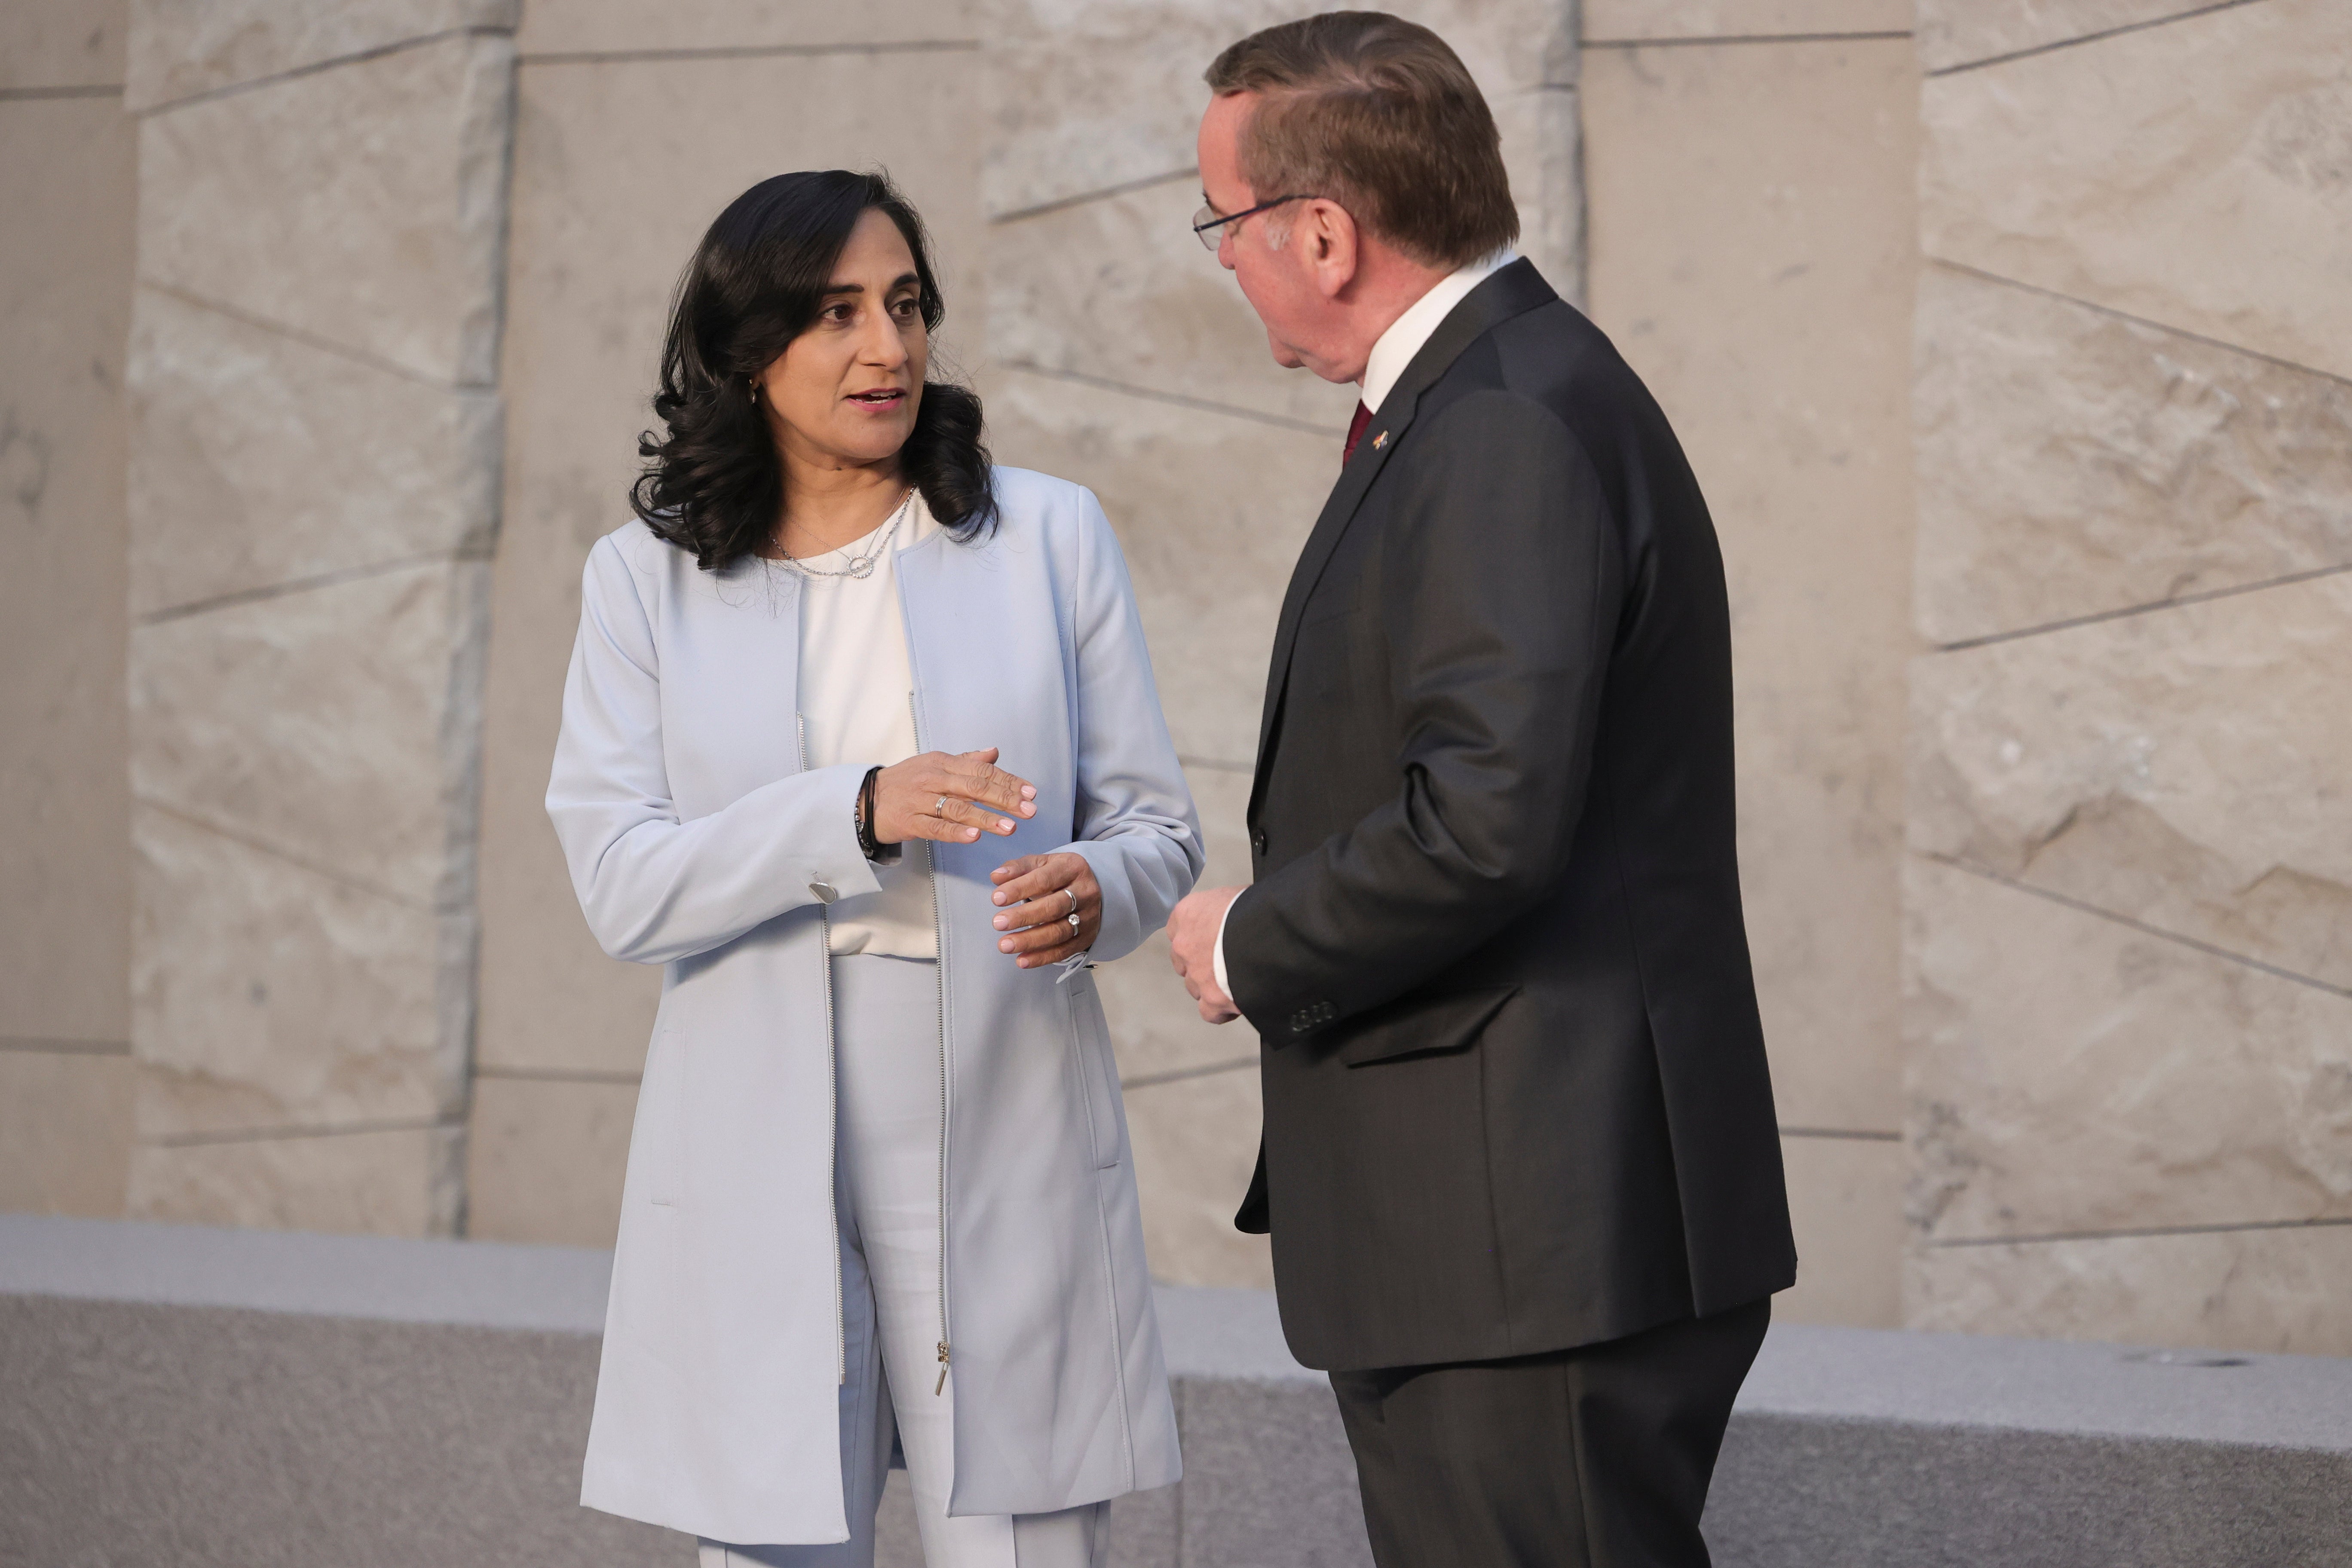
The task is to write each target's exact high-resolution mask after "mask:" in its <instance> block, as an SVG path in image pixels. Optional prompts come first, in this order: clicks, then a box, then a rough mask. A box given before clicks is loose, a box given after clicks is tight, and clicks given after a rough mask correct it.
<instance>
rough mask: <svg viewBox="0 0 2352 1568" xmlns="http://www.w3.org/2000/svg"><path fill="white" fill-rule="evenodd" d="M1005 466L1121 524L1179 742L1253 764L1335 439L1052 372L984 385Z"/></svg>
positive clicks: (1332, 471) (1163, 699)
mask: <svg viewBox="0 0 2352 1568" xmlns="http://www.w3.org/2000/svg"><path fill="white" fill-rule="evenodd" d="M989 411H990V421H991V424H992V426H993V429H994V435H993V437H992V440H993V442H994V446H995V449H996V455H997V458H999V460H1000V461H1003V462H1006V463H1010V464H1013V465H1015V466H1017V467H1021V468H1042V469H1044V470H1045V471H1046V472H1048V473H1054V474H1058V475H1060V476H1061V477H1062V478H1064V479H1075V480H1076V481H1077V482H1078V483H1080V484H1083V485H1087V486H1088V487H1090V488H1091V489H1093V490H1094V492H1095V493H1096V494H1097V496H1099V497H1100V498H1101V500H1102V503H1103V510H1104V511H1105V512H1106V513H1107V514H1108V516H1109V518H1110V521H1111V526H1112V527H1113V528H1115V529H1117V530H1118V536H1119V543H1120V545H1121V547H1122V548H1123V549H1124V550H1125V552H1126V554H1127V563H1128V569H1129V572H1130V573H1131V574H1133V576H1134V579H1135V593H1136V601H1137V604H1138V605H1139V608H1140V609H1141V611H1142V615H1143V629H1144V635H1145V636H1146V637H1149V638H1150V641H1151V656H1152V664H1153V667H1154V668H1155V669H1156V670H1157V671H1158V673H1159V676H1160V704H1161V706H1162V707H1163V708H1165V709H1166V710H1167V713H1168V722H1169V727H1170V729H1171V731H1173V732H1174V734H1175V737H1176V749H1177V750H1178V751H1179V752H1182V753H1184V754H1185V755H1187V756H1195V757H1207V758H1212V759H1216V760H1221V761H1226V762H1234V763H1244V764H1246V763H1250V762H1252V761H1253V760H1254V759H1255V756H1256V754H1257V727H1258V718H1259V714H1260V711H1261V709H1262V705H1263V701H1264V698H1265V671H1266V660H1267V658H1268V657H1269V656H1270V654H1271V652H1272V650H1273V647H1274V623H1275V620H1276V616H1278V615H1279V614H1280V613H1281V610H1282V593H1283V588H1284V586H1285V584H1287V583H1288V582H1289V580H1290V569H1291V567H1292V565H1293V564H1294V563H1296V562H1297V559H1298V550H1299V547H1300V546H1301V545H1302V544H1304V543H1305V542H1306V539H1307V531H1308V530H1310V529H1312V528H1313V527H1314V525H1315V515H1316V513H1317V512H1318V510H1321V508H1322V505H1323V500H1324V497H1325V496H1326V495H1327V494H1328V493H1329V490H1330V487H1331V483H1332V480H1333V479H1335V478H1336V477H1337V476H1338V473H1339V447H1338V444H1337V442H1335V441H1334V440H1333V439H1332V438H1331V437H1326V436H1323V435H1320V434H1309V433H1302V432H1300V431H1297V430H1294V429H1289V428H1286V427H1283V426H1275V425H1268V424H1265V423H1261V422H1259V421H1257V420H1254V419H1249V418H1244V417H1240V416H1234V415H1230V414H1217V413H1206V412H1202V411H1201V410H1198V409H1194V408H1188V407H1182V406H1179V405H1171V404H1168V403H1163V402H1160V401H1158V400H1156V399H1153V398H1150V397H1147V396H1139V395H1129V394H1125V393H1120V392H1115V391H1107V390H1105V389H1103V388H1100V387H1097V386H1090V385H1086V384H1079V383H1075V382H1069V381H1063V380H1057V379H1054V378H1051V377H1047V376H1043V375H1032V374H1024V373H1018V372H1005V373H1003V374H999V375H997V376H996V377H995V378H994V380H993V381H992V384H991V386H990V388H989Z"/></svg>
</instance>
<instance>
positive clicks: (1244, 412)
mask: <svg viewBox="0 0 2352 1568" xmlns="http://www.w3.org/2000/svg"><path fill="white" fill-rule="evenodd" d="M1318 8H1319V7H1318V6H1315V5H1300V4H1268V3H1263V0H1214V3H1208V4H1203V3H1201V0H1096V3H1090V4H1076V3H1071V0H1005V3H1004V4H1003V5H1000V6H999V7H998V9H997V10H996V11H995V12H994V13H993V15H992V25H991V26H990V27H989V29H988V37H989V40H990V47H989V55H988V59H989V69H988V79H989V88H990V91H991V94H992V100H991V104H990V110H989V114H988V119H987V132H988V139H987V143H986V147H987V151H986V155H985V157H986V162H985V166H984V169H983V174H982V201H983V203H984V205H985V206H986V210H987V215H988V216H987V222H988V268H989V295H990V314H989V348H990V355H991V358H990V374H989V375H988V378H987V385H986V392H987V395H988V399H989V416H990V422H991V425H992V429H993V432H994V434H993V437H992V439H993V441H994V444H995V447H996V451H997V454H998V456H999V457H1000V458H1002V459H1003V460H1004V461H1006V462H1010V463H1014V464H1019V465H1023V466H1025V467H1032V468H1044V469H1046V470H1048V471H1050V472H1053V473H1056V474H1060V475H1062V476H1063V477H1065V478H1067V479H1076V480H1077V481H1079V482H1080V483H1082V484H1086V485H1088V486H1090V487H1092V489H1094V490H1095V492H1096V493H1097V495H1098V496H1100V497H1101V499H1102V503H1103V508H1104V510H1105V511H1106V512H1108V515H1109V517H1110V520H1111V522H1112V524H1113V525H1114V526H1115V527H1116V528H1117V529H1118V533H1119V538H1120V541H1121V542H1122V544H1123V545H1124V546H1125V549H1126V552H1127V557H1128V563H1129V567H1130V568H1131V569H1132V571H1133V573H1134V576H1135V584H1136V591H1137V596H1138V598H1139V602H1140V605H1141V608H1142V614H1143V622H1144V630H1145V632H1146V634H1147V635H1148V636H1149V637H1150V640H1151V650H1152V658H1153V662H1154V664H1155V666H1156V668H1157V669H1158V672H1159V676H1160V695H1161V698H1162V700H1163V701H1164V704H1165V706H1166V708H1167V711H1168V719H1169V724H1170V727H1171V729H1172V730H1173V731H1174V733H1175V737H1176V746H1177V750H1178V752H1179V753H1180V754H1181V756H1182V758H1183V762H1184V766H1185V771H1186V773H1187V775H1188V777H1189V778H1190V780H1191V782H1192V790H1193V794H1194V796H1195V798H1196V799H1197V800H1198V802H1199V804H1200V808H1201V816H1202V826H1203V827H1204V828H1205V829H1206V832H1207V836H1208V842H1209V856H1210V858H1209V867H1208V870H1207V873H1206V876H1207V878H1208V879H1210V882H1211V883H1212V884H1213V883H1215V882H1238V881H1245V880H1247V879H1248V877H1249V854H1248V847H1247V843H1246V835H1245V833H1244V828H1243V823H1242V816H1243V812H1244V808H1245V807H1246V805H1248V800H1249V782H1250V768H1251V760H1252V758H1253V757H1254V755H1255V752H1256V748H1257V722H1258V710H1259V705H1260V699H1261V696H1262V694H1263V693H1264V690H1265V668H1266V659H1267V658H1268V655H1269V653H1270V651H1271V647H1272V643H1273V637H1274V623H1275V618H1276V613H1277V612H1278V610H1279V609H1280V607H1281V601H1282V591H1283V586H1284V584H1286V582H1287V581H1288V579H1289V575H1290V567H1291V563H1292V562H1293V561H1294V560H1295V559H1296V558H1297V552H1298V549H1299V546H1300V545H1301V544H1302V543H1303V542H1305V540H1306V537H1307V530H1308V529H1309V528H1310V527H1311V526H1312V525H1313V523H1314V521H1315V516H1316V513H1317V512H1318V510H1321V507H1322V504H1323V499H1324V497H1325V495H1326V494H1327V493H1328V491H1329V489H1330V487H1331V481H1332V479H1333V477H1334V476H1335V474H1336V473H1337V471H1338V467H1339V447H1340V444H1341V442H1342V441H1343V439H1344V438H1345V436H1346V431H1347V426H1348V416H1349V413H1350V411H1351V410H1352V409H1353V407H1354V405H1355V395H1354V391H1353V389H1352V388H1349V387H1344V386H1332V385H1329V384H1327V383H1324V382H1321V381H1318V380H1316V379H1314V378H1313V377H1312V376H1311V375H1310V374H1308V373H1307V372H1305V371H1283V370H1281V369H1279V368H1278V367H1276V365H1275V363H1273V361H1272V360H1271V358H1269V357H1268V355H1267V353H1266V347H1265V332H1264V331H1263V330H1262V329H1261V328H1260V327H1259V326H1258V323H1257V321H1256V318H1255V316H1253V315H1252V314H1251V313H1250V310H1249V307H1248V305H1247V304H1246V303H1245V302H1244V300H1243V299H1242V298H1241V294H1240V290H1239V289H1236V288H1235V287H1234V283H1233V280H1232V278H1231V276H1230V275H1229V274H1227V273H1226V272H1225V271H1224V270H1223V268H1221V267H1219V266H1218V265H1217V262H1216V259H1215V258H1213V256H1211V255H1210V254H1209V253H1207V252H1206V251H1204V250H1202V248H1201V247H1199V245H1198V244H1197V243H1195V242H1194V240H1193V239H1192V237H1190V236H1189V235H1187V234H1186V233H1185V227H1186V225H1187V224H1188V222H1189V221H1190V217H1191V215H1192V212H1193V210H1194V209H1195V208H1196V207H1198V206H1199V205H1200V200H1201V195H1200V180H1199V171H1198V169H1197V168H1196V167H1195V165H1194V162H1193V159H1194V152H1193V138H1194V132H1195V131H1196V130H1197V128H1198V125H1199V121H1200V114H1201V110H1202V107H1203V105H1204V103H1205V101H1206V99H1207V89H1206V88H1205V87H1203V86H1202V81H1201V76H1202V71H1204V70H1205V69H1206V68H1208V65H1209V62H1210V61H1211V60H1213V58H1216V55H1217V52H1218V51H1219V50H1220V49H1222V48H1223V47H1224V46H1225V45H1227V44H1229V43H1231V42H1233V41H1234V39H1236V38H1239V37H1244V36H1245V35H1246V34H1248V33H1250V32H1251V31H1253V30H1255V29H1256V28H1258V27H1262V26H1268V25H1270V24H1272V23H1274V22H1276V21H1280V20H1283V19H1285V18H1286V17H1289V16H1303V15H1306V14H1308V13H1310V12H1312V11H1314V10H1317V9H1318ZM1389 8H1390V9H1392V10H1394V11H1396V12H1397V13H1398V14H1400V15H1402V16H1410V17H1412V19H1414V20H1416V21H1420V22H1423V23H1425V24H1427V25H1428V26H1432V27H1433V28H1435V29H1436V30H1437V31H1438V32H1439V33H1441V34H1442V35H1443V36H1444V37H1445V38H1446V40H1447V41H1448V42H1449V43H1451V44H1452V45H1453V46H1454V48H1455V49H1456V50H1457V51H1458V52H1459V53H1460V54H1461V55H1462V57H1463V59H1464V61H1465V64H1467V65H1468V66H1469V68H1470V69H1471V71H1472V72H1473V74H1475V76H1476V77H1477V79H1478V80H1479V83H1480V85H1481V86H1482V87H1483V88H1484V89H1485V90H1486V95H1487V97H1488V100H1489V101H1490V102H1491V103H1492V104H1493V106H1494V109H1495V113H1496V120H1497V121H1498V122H1499V123H1500V125H1501V127H1502V130H1503V141H1504V157H1505V161H1506V163H1507V165H1508V167H1509V170H1510V174H1511V184H1512V189H1513V193H1514V194H1515V195H1517V198H1518V202H1519V209H1520V216H1521V222H1522V225H1523V227H1524V230H1525V233H1524V237H1523V239H1522V242H1521V248H1522V250H1523V252H1524V253H1525V254H1527V255H1529V256H1531V257H1532V258H1535V260H1536V262H1537V264H1538V266H1540V267H1541V268H1543V270H1544V272H1545V274H1546V276H1548V277H1549V278H1550V279H1552V281H1553V282H1554V284H1555V285H1557V286H1558V287H1559V288H1560V289H1561V290H1562V291H1563V292H1564V293H1568V294H1570V295H1571V296H1575V295H1580V293H1581V291H1582V290H1581V278H1580V273H1581V238H1580V228H1581V223H1582V211H1583V207H1582V199H1581V193H1580V190H1579V189H1578V169H1577V161H1576V160H1577V140H1576V127H1577V114H1576V100H1575V91H1574V81H1575V61H1576V37H1575V32H1574V29H1573V25H1572V12H1571V8H1570V6H1569V5H1566V4H1563V3H1561V0H1507V3H1503V4H1474V3H1467V0H1451V3H1449V0H1436V3H1423V4H1397V5H1391V7H1389ZM1101 976H1102V983H1103V992H1104V995H1105V998H1106V1003H1105V1005H1106V1007H1107V1008H1108V1011H1109V1013H1110V1016H1111V1018H1112V1020H1113V1025H1114V1032H1115V1034H1116V1036H1117V1038H1118V1054H1119V1061H1120V1066H1121V1069H1122V1072H1123V1074H1124V1076H1125V1080H1126V1088H1127V1112H1128V1122H1129V1128H1130V1129H1131V1131H1132V1135H1133V1142H1134V1146H1135V1158H1136V1173H1137V1177H1138V1179H1139V1183H1140V1184H1141V1188H1142V1194H1143V1211H1144V1231H1145V1237H1146V1240H1147V1242H1148V1244H1149V1246H1150V1250H1151V1260H1152V1268H1153V1270H1154V1272H1155V1273H1157V1274H1158V1275H1159V1276H1160V1278H1161V1279H1168V1280H1171V1281H1178V1282H1181V1283H1185V1284H1198V1285H1264V1284H1270V1283H1271V1280H1272V1265H1271V1263H1270V1261H1269V1258H1268V1255H1267V1251H1266V1246H1265V1238H1263V1237H1246V1236H1242V1235H1240V1234H1239V1233H1237V1232H1235V1231H1234V1228H1233V1213H1234V1206H1235V1205H1236V1204H1237V1203H1238V1201H1239V1199H1240V1197H1241V1194H1242V1193H1243V1191H1244V1189H1245V1187H1246V1186H1247V1184H1248V1181H1249V1173H1250V1166H1251V1163H1252V1161H1253V1160H1254V1158H1255V1154H1256V1152H1257V1133H1258V1098H1257V1095H1258V1086H1257V1073H1256V1070H1255V1069H1256V1066H1257V1041H1256V1039H1255V1037H1254V1036H1252V1035H1251V1034H1249V1033H1247V1032H1246V1030H1245V1026H1228V1027H1225V1028H1223V1029H1216V1028H1211V1027H1209V1026H1206V1025H1203V1024H1202V1023H1201V1022H1200V1020H1199V1017H1198V1016H1197V1014H1196V1013H1195V1012H1194V1010H1193V1008H1192V1003H1191V1001H1190V999H1189V998H1187V997H1186V996H1185V994H1184V991H1183V987H1182V985H1181V984H1180V983H1179V982H1178V981H1177V980H1176V978H1175V976H1174V974H1173V973H1172V972H1171V970H1170V968H1169V965H1168V953H1167V943H1166V941H1165V939H1164V938H1154V939H1153V940H1152V941H1150V942H1147V943H1145V944H1144V946H1143V947H1142V949H1141V950H1139V952H1136V953H1135V954H1134V955H1133V956H1131V957H1129V958H1128V959H1125V960H1123V961H1121V962H1120V963H1115V964H1111V965H1108V966H1107V967H1105V968H1104V969H1103V970H1102V972H1101Z"/></svg>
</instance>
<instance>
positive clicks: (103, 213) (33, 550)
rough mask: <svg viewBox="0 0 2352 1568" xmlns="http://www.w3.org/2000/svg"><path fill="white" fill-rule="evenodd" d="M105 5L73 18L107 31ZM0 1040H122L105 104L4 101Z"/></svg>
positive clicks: (121, 226)
mask: <svg viewBox="0 0 2352 1568" xmlns="http://www.w3.org/2000/svg"><path fill="white" fill-rule="evenodd" d="M110 14H111V13H110V12H109V11H107V10H106V8H104V7H99V8H97V9H96V10H94V11H83V12H81V13H79V15H80V16H83V17H84V18H85V19H87V20H88V22H89V26H91V27H92V28H96V29H100V30H101V31H103V29H104V28H105V27H106V26H109V24H108V23H107V22H106V20H105V18H106V17H107V16H110ZM64 16H65V13H63V12H62V11H60V10H58V8H56V7H52V6H46V5H44V6H37V7H34V8H33V9H32V10H31V11H29V12H27V13H26V15H24V16H16V13H14V12H13V11H12V12H11V13H10V18H11V19H10V21H9V22H8V23H7V24H5V26H17V25H19V24H24V25H30V24H31V23H33V22H36V21H43V19H44V18H46V21H45V22H44V25H47V23H48V22H55V23H58V24H59V25H62V20H63V18H64ZM8 37H9V39H10V41H8V42H0V57H5V55H6V54H7V53H8V51H9V49H10V48H12V47H15V39H16V37H21V35H9V36H8ZM100 42H101V44H102V43H103V42H104V39H103V38H101V39H100ZM108 68H109V69H111V67H108ZM0 146H5V149H6V153H5V156H0V214H5V216H0V544H5V549H6V551H7V565H6V567H5V569H0V672H5V673H0V737H5V740H0V822H5V824H6V825H7V826H5V829H0V1035H26V1036H62V1037H79V1038H97V1039H121V1038H123V1037H125V1036H126V1035H127V1033H128V1031H129V1028H130V1020H129V1016H128V990H127V986H128V980H127V977H128V973H129V964H130V953H129V942H130V932H131V856H130V828H129V811H130V803H129V799H128V795H127V791H126V785H125V782H124V778H123V749H124V745H125V741H124V720H123V696H122V638H123V607H122V606H123V521H122V458H123V426H122V405H121V399H122V339H123V332H124V330H125V327H126V325H127V323H128V321H129V316H130V307H131V261H130V254H129V252H130V244H131V214H132V203H133V189H134V184H133V182H134V174H135V163H134V161H133V160H134V149H135V138H134V136H133V133H132V129H131V122H130V121H127V120H125V119H124V118H123V116H122V114H121V110H120V109H119V108H118V106H117V105H116V104H115V103H114V102H113V101H112V100H109V99H102V98H100V99H70V100H30V101H13V102H0Z"/></svg>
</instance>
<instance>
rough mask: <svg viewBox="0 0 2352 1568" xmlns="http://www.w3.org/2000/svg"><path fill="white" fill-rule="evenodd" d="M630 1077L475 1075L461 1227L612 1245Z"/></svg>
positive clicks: (483, 1236)
mask: <svg viewBox="0 0 2352 1568" xmlns="http://www.w3.org/2000/svg"><path fill="white" fill-rule="evenodd" d="M636 1113H637V1086H636V1085H635V1084H634V1083H626V1082H622V1083H591V1082H578V1081H572V1082H566V1081H561V1080H548V1079H509V1078H478V1079H475V1081H474V1109H473V1116H472V1120H471V1121H470V1123H469V1125H468V1128H467V1135H466V1234H467V1236H469V1237H475V1238H477V1239H479V1240H485V1241H530V1242H542V1243H547V1244H550V1245H557V1246H564V1247H611V1246H612V1245H613V1237H614V1231H615V1229H616V1228H617V1226H619V1224H620V1214H621V1176H622V1173H623V1172H624V1171H625V1169H626V1167H627V1163H628V1158H629V1126H630V1123H631V1121H633V1120H634V1119H635V1116H636Z"/></svg>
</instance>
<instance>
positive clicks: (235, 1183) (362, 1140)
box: [129, 1127, 465, 1236]
mask: <svg viewBox="0 0 2352 1568" xmlns="http://www.w3.org/2000/svg"><path fill="white" fill-rule="evenodd" d="M464 1145H465V1133H464V1131H462V1130H461V1129H458V1128H457V1127H422V1128H399V1129H389V1130H385V1131H366V1132H338V1133H331V1134H323V1135H320V1136H313V1137H283V1138H260V1139H252V1140H246V1141H240V1142H219V1143H195V1144H187V1145H161V1144H152V1143H142V1144H141V1145H139V1147H138V1148H137V1150H136V1151H135V1152H133V1153H132V1155H131V1194H130V1202H129V1209H130V1213H131V1215H132V1217H134V1218H138V1219H150V1220H163V1221H167V1222H170V1223H173V1224H178V1225H229V1226H246V1227H248V1228H252V1229H257V1230H323V1231H339V1232H344V1233H356V1234H359V1235H363V1236H454V1235H456V1234H457V1226H458V1222H459V1220H460V1218H461V1216H462V1215H463V1214H464V1212H465V1186H464V1184H463V1182H462V1180H461V1173H462V1170H463V1166H464V1163H465V1147H464Z"/></svg>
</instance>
